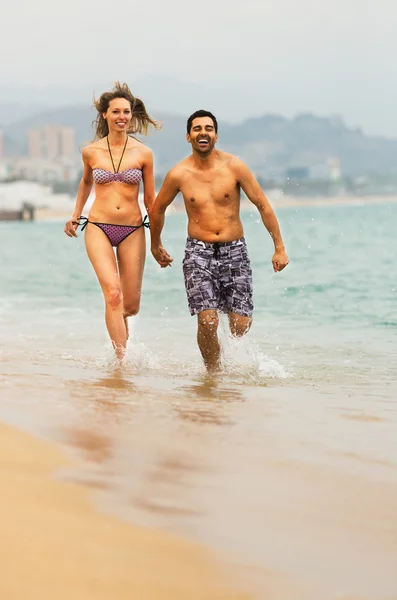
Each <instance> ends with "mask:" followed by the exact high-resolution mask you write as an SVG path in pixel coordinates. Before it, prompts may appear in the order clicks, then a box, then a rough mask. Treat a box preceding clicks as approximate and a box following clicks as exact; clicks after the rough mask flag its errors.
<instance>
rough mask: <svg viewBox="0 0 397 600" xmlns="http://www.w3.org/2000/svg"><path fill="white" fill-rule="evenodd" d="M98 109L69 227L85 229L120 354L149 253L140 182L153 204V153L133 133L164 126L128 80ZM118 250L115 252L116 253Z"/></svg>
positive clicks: (109, 326) (70, 230)
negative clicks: (86, 208) (86, 211)
mask: <svg viewBox="0 0 397 600" xmlns="http://www.w3.org/2000/svg"><path fill="white" fill-rule="evenodd" d="M95 108H96V109H97V111H98V115H97V118H96V121H95V123H96V135H95V139H94V142H93V143H92V144H91V145H89V146H86V147H85V148H83V151H82V158H83V163H84V172H83V177H82V179H81V182H80V185H79V190H78V194H77V200H76V205H75V209H74V212H73V215H72V217H71V219H70V220H69V221H68V222H67V223H66V225H65V233H66V235H68V236H69V237H77V235H76V230H77V227H78V226H79V225H82V231H83V230H84V229H85V230H86V233H85V245H86V249H87V254H88V257H89V259H90V261H91V264H92V266H93V267H94V270H95V273H96V275H97V277H98V280H99V283H100V285H101V288H102V292H103V295H104V299H105V306H106V311H105V319H106V327H107V330H108V332H109V336H110V339H111V341H112V343H113V346H114V348H115V351H116V355H117V357H118V358H120V359H122V358H123V356H124V354H125V349H126V345H127V339H128V324H127V318H128V317H130V316H132V315H136V314H137V313H138V311H139V304H140V299H141V288H142V276H143V269H144V263H145V255H146V244H145V227H148V226H149V224H148V222H147V216H145V219H144V220H142V214H141V210H140V207H139V204H138V194H139V184H140V182H141V181H142V182H143V187H144V204H145V207H146V211H147V213H148V214H150V209H151V206H152V204H153V202H154V196H155V191H154V176H153V155H152V152H151V150H149V148H147V147H146V146H145V145H144V144H142V143H141V142H139V141H138V140H136V139H135V138H133V137H130V136H129V134H130V133H143V134H145V135H146V134H147V131H148V128H149V126H151V125H152V126H153V127H155V128H156V129H158V128H159V126H158V125H157V123H156V122H155V121H153V120H152V119H151V118H150V116H149V115H148V113H147V112H146V109H145V106H144V104H143V102H142V101H141V100H139V99H138V98H135V97H134V96H133V95H132V93H131V91H130V89H129V87H128V86H127V85H126V84H125V83H124V84H122V85H121V84H120V83H118V82H117V83H116V84H115V87H114V88H113V90H112V91H111V92H105V93H104V94H102V95H101V97H100V98H99V100H98V101H95ZM93 183H94V184H95V201H94V203H93V205H92V208H91V210H90V212H89V215H88V218H87V217H83V216H82V211H83V208H84V206H85V204H86V202H87V199H88V196H89V195H90V192H91V189H92V185H93ZM113 247H115V248H116V254H115V252H114V251H113Z"/></svg>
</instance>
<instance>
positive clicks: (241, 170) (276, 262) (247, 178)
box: [233, 160, 288, 271]
mask: <svg viewBox="0 0 397 600" xmlns="http://www.w3.org/2000/svg"><path fill="white" fill-rule="evenodd" d="M233 166H234V171H235V174H236V180H237V182H238V183H239V184H240V187H241V189H242V190H243V191H244V193H245V194H246V196H247V198H248V199H249V200H250V201H251V202H252V203H253V204H255V206H256V208H257V209H258V210H259V212H260V215H261V218H262V222H263V224H264V226H265V227H266V229H267V230H268V232H269V234H270V236H271V238H272V240H273V242H274V250H275V252H274V255H273V259H272V263H273V269H274V270H275V271H282V270H283V269H284V267H286V266H287V264H288V256H287V254H286V252H285V248H284V242H283V239H282V237H281V232H280V227H279V224H278V221H277V217H276V215H275V213H274V210H273V209H272V207H271V205H270V203H269V201H268V199H267V198H266V196H265V194H264V192H263V190H262V188H261V186H260V185H259V183H258V182H257V180H256V178H255V177H254V174H253V173H252V171H251V170H250V169H249V168H248V167H247V165H246V164H244V163H243V162H242V161H241V160H236V162H235V164H234V165H233Z"/></svg>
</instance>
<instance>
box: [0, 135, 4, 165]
mask: <svg viewBox="0 0 397 600" xmlns="http://www.w3.org/2000/svg"><path fill="white" fill-rule="evenodd" d="M3 156H4V135H3V130H2V129H1V127H0V159H1V158H3Z"/></svg>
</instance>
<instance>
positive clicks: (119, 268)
mask: <svg viewBox="0 0 397 600" xmlns="http://www.w3.org/2000/svg"><path fill="white" fill-rule="evenodd" d="M95 106H96V109H97V112H98V115H97V119H96V136H95V140H94V142H93V143H92V144H91V145H89V146H86V147H85V148H84V149H83V152H82V157H83V163H84V172H83V177H82V179H81V182H80V186H79V191H78V195H77V200H76V205H75V210H74V213H73V215H72V218H71V219H70V220H69V221H68V222H67V223H66V225H65V233H66V234H67V235H68V236H69V237H77V235H76V230H77V227H78V226H79V224H81V225H82V230H83V229H85V228H86V233H85V244H86V249H87V254H88V257H89V259H90V261H91V263H92V265H93V267H94V270H95V272H96V275H97V277H98V280H99V283H100V285H101V288H102V291H103V294H104V299H105V306H106V311H105V319H106V326H107V329H108V332H109V336H110V339H111V341H112V343H113V346H114V348H115V352H116V354H117V356H118V357H119V358H122V357H123V356H124V353H125V348H126V344H127V339H128V324H127V318H128V317H129V316H132V315H136V314H137V313H138V311H139V304H140V297H141V288H142V276H143V269H144V262H145V233H144V228H145V227H147V226H148V222H147V220H146V219H147V218H146V217H145V219H142V214H141V211H140V208H139V204H138V193H139V183H140V181H141V180H142V181H143V186H144V205H145V208H146V211H147V213H148V215H149V217H150V234H151V249H152V254H153V256H154V258H155V259H156V261H157V262H158V264H159V265H160V266H161V267H162V268H165V267H168V266H169V265H171V263H172V260H173V259H172V258H171V257H170V256H169V254H168V253H167V251H166V250H165V249H164V248H163V246H162V243H161V232H162V229H163V226H164V219H165V211H166V208H167V206H169V205H170V204H171V202H172V201H173V200H174V198H175V197H176V195H177V194H178V192H181V194H182V196H183V198H184V202H185V208H186V212H187V216H188V238H187V243H186V250H185V258H184V260H183V272H184V277H185V286H186V292H187V298H188V304H189V309H190V313H191V314H192V315H196V314H197V316H198V334H197V341H198V345H199V348H200V351H201V354H202V357H203V360H204V363H205V366H206V368H207V369H208V371H217V370H219V368H220V346H219V341H218V335H217V328H218V311H221V312H225V313H227V315H228V318H229V325H230V331H231V333H232V335H234V336H238V337H240V336H242V335H244V334H245V333H246V332H248V330H249V328H250V326H251V322H252V311H253V304H252V271H251V267H250V261H249V257H248V252H247V247H246V243H245V239H244V237H243V235H244V234H243V227H242V223H241V220H240V190H241V189H242V190H243V191H244V192H245V194H246V196H247V197H248V198H249V200H250V201H251V202H252V203H253V204H254V205H255V206H256V207H257V209H258V210H259V212H260V215H261V218H262V221H263V224H264V226H265V227H266V229H267V230H268V232H269V234H270V235H271V237H272V239H273V242H274V247H275V252H274V255H273V258H272V263H273V269H274V271H281V270H282V269H284V267H285V266H286V265H287V264H288V257H287V255H286V253H285V249H284V244H283V241H282V238H281V234H280V229H279V225H278V222H277V218H276V216H275V214H274V212H273V209H272V207H271V206H270V204H269V202H268V200H267V198H266V196H265V194H264V193H263V191H262V190H261V188H260V186H259V184H258V182H257V181H256V179H255V177H254V175H253V174H252V172H251V171H250V170H249V169H248V167H247V166H246V165H245V164H244V163H243V162H242V161H241V160H239V159H238V158H236V157H235V156H233V155H231V154H228V153H226V152H221V151H219V150H217V149H216V148H215V145H216V142H217V141H218V123H217V120H216V118H215V117H214V115H212V113H210V112H208V111H204V110H199V111H197V112H195V113H194V114H193V115H191V116H190V117H189V119H188V121H187V134H186V139H187V141H188V142H189V143H190V144H191V147H192V154H191V155H190V156H189V157H188V158H186V159H185V160H183V161H182V162H180V163H179V164H178V165H176V166H175V167H174V168H173V169H171V171H170V172H169V173H168V174H167V176H166V178H165V180H164V183H163V185H162V187H161V189H160V192H159V193H158V195H157V198H156V199H155V190H154V176H153V157H152V153H151V151H150V150H149V149H148V148H147V146H145V145H144V144H142V143H141V142H139V141H138V140H136V139H135V138H133V137H130V135H129V134H133V133H141V134H142V133H143V134H146V133H147V131H148V127H149V126H153V127H155V128H158V124H157V123H156V122H155V121H154V120H153V119H151V118H150V116H149V115H148V114H147V112H146V109H145V106H144V104H143V103H142V101H141V100H139V99H138V98H135V97H134V96H133V95H132V93H131V91H130V90H129V88H128V86H127V85H126V84H123V85H120V84H118V83H117V84H116V85H115V87H114V89H113V90H112V91H111V92H106V93H104V94H102V95H101V97H100V99H99V101H97V102H96V103H95ZM93 183H94V184H95V200H94V203H93V205H92V207H91V210H90V213H89V215H88V217H83V216H82V212H83V208H84V206H85V204H86V202H87V199H88V196H89V194H90V192H91V188H92V185H93ZM113 246H115V247H116V255H115V253H114V252H113Z"/></svg>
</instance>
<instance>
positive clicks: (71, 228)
mask: <svg viewBox="0 0 397 600" xmlns="http://www.w3.org/2000/svg"><path fill="white" fill-rule="evenodd" d="M78 226H79V224H78V221H75V220H74V219H73V218H72V219H70V221H68V222H67V223H66V225H65V229H64V232H65V233H66V235H67V236H69V237H77V233H76V229H77V227H78Z"/></svg>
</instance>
